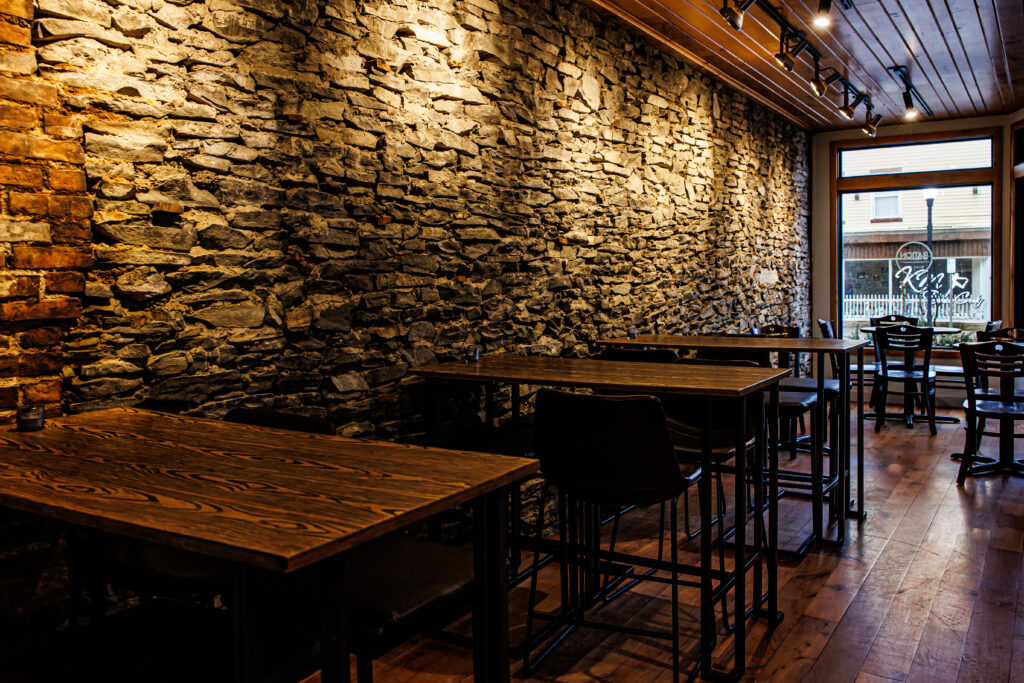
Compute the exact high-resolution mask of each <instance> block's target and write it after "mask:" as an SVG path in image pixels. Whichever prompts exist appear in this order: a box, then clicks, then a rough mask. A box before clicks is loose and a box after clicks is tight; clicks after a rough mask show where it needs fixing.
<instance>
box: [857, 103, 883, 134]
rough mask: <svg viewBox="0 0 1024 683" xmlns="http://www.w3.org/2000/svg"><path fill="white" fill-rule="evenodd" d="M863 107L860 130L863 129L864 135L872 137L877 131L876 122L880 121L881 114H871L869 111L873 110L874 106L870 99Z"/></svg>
mask: <svg viewBox="0 0 1024 683" xmlns="http://www.w3.org/2000/svg"><path fill="white" fill-rule="evenodd" d="M864 108H865V110H866V111H865V112H864V125H863V126H862V127H861V130H862V131H864V134H865V135H867V136H868V137H872V138H873V137H875V134H876V133H877V132H878V124H879V123H881V122H882V115H881V114H875V115H873V116H872V114H871V112H873V111H874V110H875V106H874V105H873V104H871V100H868V101H867V104H866V105H865V106H864Z"/></svg>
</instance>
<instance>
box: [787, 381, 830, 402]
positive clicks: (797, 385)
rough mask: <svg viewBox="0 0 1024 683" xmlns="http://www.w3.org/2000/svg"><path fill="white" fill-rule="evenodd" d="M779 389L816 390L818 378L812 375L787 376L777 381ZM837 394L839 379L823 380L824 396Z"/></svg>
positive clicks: (791, 390)
mask: <svg viewBox="0 0 1024 683" xmlns="http://www.w3.org/2000/svg"><path fill="white" fill-rule="evenodd" d="M779 390H780V391H784V392H794V391H801V392H802V391H811V392H815V393H816V392H817V391H818V380H816V379H815V378H814V377H787V378H786V379H783V380H781V381H780V382H779ZM836 396H839V380H837V379H826V380H825V398H827V399H832V398H835V397H836Z"/></svg>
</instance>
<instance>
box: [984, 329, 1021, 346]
mask: <svg viewBox="0 0 1024 683" xmlns="http://www.w3.org/2000/svg"><path fill="white" fill-rule="evenodd" d="M975 336H976V337H977V338H978V341H980V342H986V341H998V340H1003V341H1009V342H1015V343H1021V342H1024V328H1020V327H1007V328H1005V329H1002V330H991V331H990V330H978V331H977V333H976V334H975Z"/></svg>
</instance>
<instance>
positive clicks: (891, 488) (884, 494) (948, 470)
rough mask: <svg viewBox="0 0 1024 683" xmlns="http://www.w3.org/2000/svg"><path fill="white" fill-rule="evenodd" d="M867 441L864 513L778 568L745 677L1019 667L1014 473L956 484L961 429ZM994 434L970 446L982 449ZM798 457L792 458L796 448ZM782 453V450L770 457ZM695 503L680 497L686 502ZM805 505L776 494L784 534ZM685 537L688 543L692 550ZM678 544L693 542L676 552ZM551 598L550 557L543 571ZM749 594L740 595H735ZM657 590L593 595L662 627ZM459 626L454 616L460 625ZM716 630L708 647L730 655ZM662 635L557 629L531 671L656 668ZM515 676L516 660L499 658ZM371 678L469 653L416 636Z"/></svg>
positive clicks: (1018, 484)
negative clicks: (767, 620)
mask: <svg viewBox="0 0 1024 683" xmlns="http://www.w3.org/2000/svg"><path fill="white" fill-rule="evenodd" d="M872 426H873V425H872V424H871V423H868V425H867V427H868V429H867V435H866V439H865V453H866V487H865V500H866V506H867V511H868V519H867V521H866V522H864V523H863V524H857V523H856V522H848V535H849V536H848V540H847V543H846V545H845V546H844V547H843V549H842V550H841V551H834V550H827V549H814V550H812V551H811V553H810V554H809V555H808V556H807V557H806V558H804V559H803V560H802V561H800V562H786V563H784V565H783V566H782V567H781V569H780V576H779V581H780V607H781V609H783V610H784V611H785V614H786V616H785V620H784V621H783V623H782V624H781V625H780V626H778V627H777V628H775V629H774V630H772V629H769V628H767V626H766V625H765V624H764V623H762V622H753V623H752V624H751V626H750V628H749V630H748V635H747V653H748V678H749V679H750V680H779V681H790V680H792V681H799V680H808V681H815V682H818V681H903V680H910V681H929V682H930V683H938V682H939V681H1012V680H1024V581H1022V580H1021V578H1020V575H1021V570H1022V560H1024V556H1022V543H1024V478H1013V477H1006V476H1001V477H988V478H983V479H979V480H969V481H968V483H967V484H966V486H964V487H957V485H956V471H957V467H958V466H959V463H958V462H955V461H952V460H951V459H950V457H949V455H950V453H953V452H955V451H959V450H961V449H962V447H963V428H962V427H961V426H959V425H939V433H938V435H937V436H930V435H929V434H928V431H927V425H925V424H920V425H916V426H915V427H914V428H913V429H907V428H905V427H903V426H902V425H899V424H896V423H890V424H889V425H888V426H887V427H886V428H885V429H884V430H883V431H882V432H881V433H880V434H875V433H874V432H873V431H872V429H871V428H872ZM995 446H996V444H995V443H994V442H993V443H989V444H987V445H986V446H985V448H984V449H983V450H984V451H986V452H989V453H992V454H994V449H995ZM803 459H805V458H804V457H801V458H800V459H798V461H799V460H803ZM786 464H787V461H786V460H785V459H784V465H786ZM691 507H693V506H691ZM808 513H809V504H808V503H805V502H800V501H784V504H783V506H782V514H781V517H782V520H783V524H784V525H785V528H784V529H783V534H782V535H783V537H784V539H783V543H784V544H786V543H787V542H788V541H789V540H792V539H794V538H796V537H797V536H799V534H800V533H802V532H803V531H804V529H805V528H806V526H807V525H808V524H809V516H808ZM656 534H657V512H656V511H654V512H650V513H640V514H635V513H634V514H632V515H631V516H630V520H629V522H628V524H626V525H625V526H624V529H623V536H624V537H629V538H631V539H635V540H632V541H630V543H631V549H638V548H639V549H647V550H652V549H653V548H654V544H655V541H653V540H652V539H654V538H656ZM695 549H696V548H695V547H693V548H692V550H695ZM688 556H689V557H692V555H688ZM540 591H541V594H542V595H543V596H544V598H545V599H544V602H543V604H542V607H547V608H553V607H554V606H555V605H556V602H555V598H556V597H557V591H558V584H557V570H556V569H555V568H549V569H546V570H544V571H543V572H542V574H541V581H540ZM748 599H749V598H748ZM525 600H526V590H525V588H522V589H517V590H515V591H514V592H513V594H512V596H511V603H512V615H511V616H512V623H513V634H512V642H513V644H516V643H517V642H518V641H519V639H520V638H521V637H522V624H523V617H524V612H525ZM682 601H683V603H684V605H683V614H682V627H683V630H684V633H685V635H686V636H687V639H686V640H684V642H683V648H684V652H687V653H689V656H688V658H687V659H686V661H685V662H684V665H685V666H692V665H693V662H694V661H695V654H696V647H697V643H696V629H697V608H696V605H697V595H696V591H693V590H686V591H684V592H683V597H682ZM669 604H670V603H669V594H668V591H667V589H665V588H664V587H662V586H659V585H656V584H648V585H645V586H642V587H639V588H637V589H634V591H632V592H631V593H630V594H628V595H625V596H623V597H621V598H620V599H618V600H616V601H614V602H612V603H610V604H609V605H606V606H605V607H604V608H602V609H600V610H599V611H598V613H597V616H600V617H601V618H603V619H609V620H612V621H617V622H620V623H629V624H644V625H655V626H667V624H668V623H669V621H668V620H669ZM460 626H461V628H462V629H467V628H469V627H468V624H462V625H460ZM731 652H732V650H731V646H730V645H729V644H728V642H726V643H723V644H722V645H720V646H719V648H718V650H717V651H716V659H717V660H718V661H719V662H720V663H722V664H725V663H727V662H728V660H729V657H730V656H731ZM669 653H670V649H669V643H668V642H666V641H655V640H650V639H644V638H640V637H631V636H626V635H621V634H614V633H607V632H601V631H591V630H581V631H577V632H576V633H574V634H571V635H570V636H569V638H568V639H567V640H566V642H564V643H563V644H562V646H561V647H560V648H559V649H558V650H556V651H555V653H554V654H553V655H552V656H551V657H550V658H549V659H548V660H547V661H545V662H544V663H543V664H542V666H541V667H540V669H539V670H538V672H537V673H536V674H535V675H534V677H533V678H532V680H534V681H571V682H576V681H668V680H670V679H671V670H670V668H669V667H670V660H669ZM513 674H514V677H515V678H516V680H526V679H523V678H522V677H521V672H520V666H519V664H518V663H517V662H514V663H513ZM375 680H377V681H379V682H380V683H390V682H398V681H422V682H431V681H470V680H472V657H471V652H469V651H468V650H466V649H462V648H459V647H456V646H451V645H446V644H442V643H439V642H437V641H434V640H427V639H423V640H416V641H413V642H411V643H409V644H407V645H405V646H403V647H401V648H399V649H398V650H395V651H394V652H392V653H391V654H389V655H388V656H386V657H384V658H383V659H381V660H378V661H377V662H376V663H375Z"/></svg>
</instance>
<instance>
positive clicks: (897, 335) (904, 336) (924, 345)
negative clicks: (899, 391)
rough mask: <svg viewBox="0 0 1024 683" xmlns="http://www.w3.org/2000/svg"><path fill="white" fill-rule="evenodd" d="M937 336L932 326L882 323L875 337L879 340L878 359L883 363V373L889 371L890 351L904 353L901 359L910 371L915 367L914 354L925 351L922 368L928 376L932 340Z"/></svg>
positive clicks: (884, 374) (885, 373)
mask: <svg viewBox="0 0 1024 683" xmlns="http://www.w3.org/2000/svg"><path fill="white" fill-rule="evenodd" d="M934 336H935V333H934V330H933V329H932V328H930V327H917V326H915V325H881V326H879V328H878V329H877V330H876V331H875V339H876V340H877V342H878V350H879V352H880V356H879V357H878V361H879V363H880V364H881V369H882V375H883V376H887V375H888V373H889V352H890V351H892V352H895V353H899V354H902V355H903V358H902V359H901V360H902V361H903V364H904V367H905V368H906V369H907V370H908V371H909V370H911V369H915V367H914V356H915V355H916V354H917V353H921V352H923V353H924V361H923V363H922V364H921V368H922V370H923V371H924V376H925V377H927V376H928V371H929V369H930V368H931V359H932V340H933V338H934Z"/></svg>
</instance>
